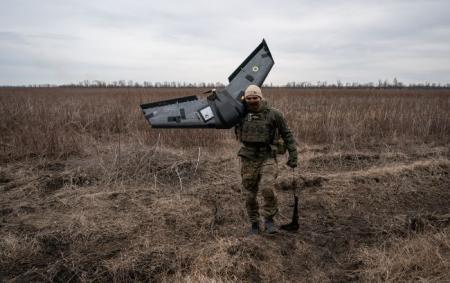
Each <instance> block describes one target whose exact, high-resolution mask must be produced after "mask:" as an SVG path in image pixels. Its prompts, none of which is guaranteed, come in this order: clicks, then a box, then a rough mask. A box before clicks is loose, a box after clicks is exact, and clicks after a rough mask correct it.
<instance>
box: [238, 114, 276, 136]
mask: <svg viewBox="0 0 450 283" xmlns="http://www.w3.org/2000/svg"><path fill="white" fill-rule="evenodd" d="M272 136H273V134H272V129H271V127H270V125H269V121H268V119H267V113H266V111H262V112H259V113H247V115H246V116H245V119H244V122H243V124H242V131H241V141H242V142H248V143H265V144H270V143H271V142H272V139H273V137H272Z"/></svg>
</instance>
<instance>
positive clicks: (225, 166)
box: [0, 89, 450, 282]
mask: <svg viewBox="0 0 450 283" xmlns="http://www.w3.org/2000/svg"><path fill="white" fill-rule="evenodd" d="M0 91H1V93H0V101H1V104H0V113H1V114H0V118H1V119H0V130H1V132H2V135H1V137H0V162H1V163H0V164H1V167H0V194H1V198H0V281H12V282H15V281H19V282H21V281H56V282H61V281H64V282H86V281H113V282H134V281H157V282H174V281H175V282H230V281H237V282H241V281H246V282H261V281H264V282H299V281H300V282H302V281H311V282H348V281H360V282H367V281H375V282H385V281H388V282H399V281H425V282H428V281H429V282H442V281H445V280H446V279H447V278H449V277H450V274H449V272H448V270H450V266H449V262H450V230H449V227H450V226H449V224H450V210H449V209H450V190H449V187H450V176H449V173H450V170H449V168H450V161H449V146H448V145H449V137H450V128H449V116H448V113H449V110H450V96H449V94H448V93H447V92H445V91H440V90H437V91H427V90H422V91H412V90H408V93H405V92H404V91H402V90H307V91H305V90H291V89H267V90H266V91H265V93H267V96H268V97H269V100H271V101H272V102H273V104H274V105H275V106H276V107H277V108H279V109H281V110H282V111H283V112H284V113H286V116H287V118H288V120H289V123H290V125H291V128H292V129H293V131H294V133H295V135H296V136H297V140H298V141H299V144H298V149H299V152H300V160H301V161H300V168H299V169H298V170H297V171H296V172H295V175H294V176H293V175H292V173H291V172H290V171H289V170H287V169H286V168H285V167H284V163H285V162H286V160H285V157H282V158H280V159H279V167H280V169H282V171H281V174H280V176H279V178H278V181H277V189H276V190H277V194H278V198H279V203H280V209H281V211H280V213H279V215H278V216H277V219H276V221H277V222H278V223H287V222H289V221H290V218H291V213H292V207H291V205H292V203H293V198H292V192H291V191H292V189H293V186H292V180H293V178H294V179H295V181H296V184H297V187H296V189H297V193H298V194H299V196H300V230H299V231H298V232H297V233H289V232H284V233H280V234H278V235H275V236H273V237H270V236H264V235H261V236H256V237H252V238H248V237H245V235H246V230H247V228H248V224H247V220H246V216H245V210H244V205H243V196H242V192H241V187H240V177H239V160H238V159H237V158H236V157H235V152H236V151H237V147H238V144H237V142H236V141H235V140H234V137H233V134H232V131H219V130H175V129H173V130H154V129H150V127H149V126H148V125H147V124H146V121H145V120H144V118H143V117H142V115H141V113H140V112H139V108H138V105H139V103H143V102H148V101H154V100H159V99H165V98H171V97H177V96H182V95H189V94H193V93H192V92H195V93H200V90H192V89H157V90H155V89H152V90H145V89H91V90H89V89H81V90H80V89H1V90H0Z"/></svg>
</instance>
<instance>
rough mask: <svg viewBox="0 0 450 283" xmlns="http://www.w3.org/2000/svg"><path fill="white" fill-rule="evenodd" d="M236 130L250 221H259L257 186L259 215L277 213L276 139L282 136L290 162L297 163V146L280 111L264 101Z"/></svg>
mask: <svg viewBox="0 0 450 283" xmlns="http://www.w3.org/2000/svg"><path fill="white" fill-rule="evenodd" d="M235 130H236V135H237V138H238V139H239V140H240V141H241V143H242V146H241V148H240V150H239V152H238V155H239V156H240V157H241V177H242V185H243V187H244V191H245V194H246V209H247V213H248V216H249V218H250V221H251V222H252V223H257V222H259V205H258V202H257V194H258V190H259V189H260V190H261V194H262V196H263V198H264V205H263V206H262V216H263V217H264V218H265V219H272V218H273V217H274V216H275V214H276V213H277V212H278V207H277V198H276V195H275V193H274V191H273V187H274V183H275V179H276V177H277V174H278V164H277V159H276V154H277V149H279V148H280V144H278V143H279V142H281V141H279V138H280V137H281V138H282V140H283V141H284V145H285V148H286V149H287V150H288V151H289V162H290V164H295V165H296V164H297V149H296V146H295V140H294V137H293V135H292V133H291V131H290V130H289V128H288V126H287V124H286V120H285V119H284V117H283V114H282V113H281V112H280V111H278V110H277V109H274V108H271V107H269V106H268V103H267V101H266V100H263V101H261V106H260V107H259V109H258V111H253V112H248V113H247V114H246V116H245V117H244V118H243V119H242V121H241V122H240V123H239V124H238V125H237V126H236V129H235ZM289 162H288V163H289ZM292 166H294V165H292Z"/></svg>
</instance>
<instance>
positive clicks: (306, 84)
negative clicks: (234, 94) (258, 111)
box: [0, 78, 450, 89]
mask: <svg viewBox="0 0 450 283" xmlns="http://www.w3.org/2000/svg"><path fill="white" fill-rule="evenodd" d="M0 87H1V88H17V87H19V88H53V87H62V88H223V87H225V84H224V83H221V82H215V83H212V82H208V83H206V82H177V81H164V82H151V81H144V82H135V81H133V80H128V81H126V80H118V81H111V82H105V81H101V80H83V81H80V82H78V83H69V84H22V85H0ZM263 87H264V88H305V89H311V88H430V89H436V88H445V89H447V88H450V83H445V84H444V83H435V82H427V81H426V82H420V83H403V82H401V81H399V80H397V79H396V78H394V79H393V80H392V81H389V80H378V81H377V82H365V83H361V82H342V81H340V80H338V81H336V82H333V83H329V82H327V81H317V82H311V81H300V82H295V81H293V82H287V83H285V84H273V83H265V84H263Z"/></svg>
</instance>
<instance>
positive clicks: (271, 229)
mask: <svg viewBox="0 0 450 283" xmlns="http://www.w3.org/2000/svg"><path fill="white" fill-rule="evenodd" d="M264 224H265V226H266V230H265V231H266V233H267V234H275V233H277V232H278V229H277V227H276V226H275V224H274V223H273V219H272V218H268V219H266V220H265V221H264Z"/></svg>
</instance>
